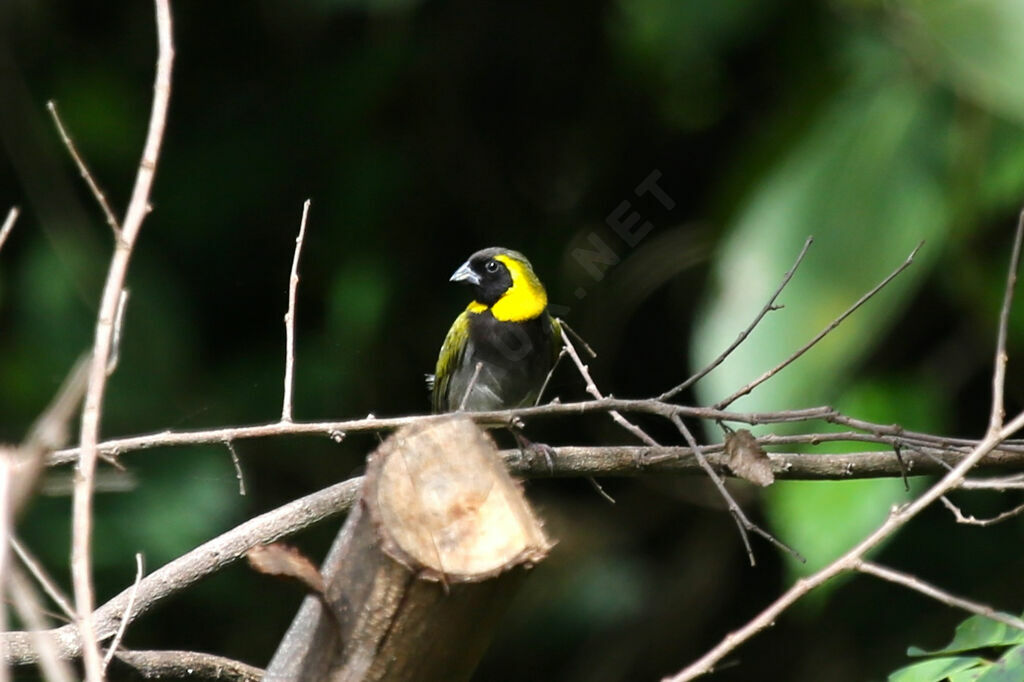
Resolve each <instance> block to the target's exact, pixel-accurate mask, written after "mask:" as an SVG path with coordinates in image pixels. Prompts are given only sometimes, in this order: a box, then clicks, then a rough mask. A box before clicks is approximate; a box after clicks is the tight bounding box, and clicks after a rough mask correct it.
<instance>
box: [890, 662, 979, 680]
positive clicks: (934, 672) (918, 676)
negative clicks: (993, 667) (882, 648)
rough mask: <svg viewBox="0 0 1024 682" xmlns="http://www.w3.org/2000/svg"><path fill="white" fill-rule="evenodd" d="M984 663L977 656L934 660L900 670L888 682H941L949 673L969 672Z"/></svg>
mask: <svg viewBox="0 0 1024 682" xmlns="http://www.w3.org/2000/svg"><path fill="white" fill-rule="evenodd" d="M984 662H985V659H983V658H979V657H977V656H956V657H953V658H936V659H932V660H929V661H922V662H920V663H914V664H913V665H908V666H907V667H905V668H900V669H899V670H897V671H896V672H894V673H892V674H890V675H889V682H942V680H945V679H946V678H948V677H949V676H950V674H951V673H956V672H960V671H963V670H970V669H973V668H975V667H977V666H978V665H979V664H982V663H984Z"/></svg>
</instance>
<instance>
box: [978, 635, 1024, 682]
mask: <svg viewBox="0 0 1024 682" xmlns="http://www.w3.org/2000/svg"><path fill="white" fill-rule="evenodd" d="M1021 680H1024V644H1021V645H1019V646H1015V647H1013V648H1012V649H1010V650H1009V651H1007V652H1006V653H1005V654H1003V655H1002V656H1000V657H999V660H998V661H996V662H995V663H993V664H992V665H991V666H989V668H988V670H986V671H985V672H983V673H982V674H981V675H980V676H979V677H978V680H977V682H1020V681H1021Z"/></svg>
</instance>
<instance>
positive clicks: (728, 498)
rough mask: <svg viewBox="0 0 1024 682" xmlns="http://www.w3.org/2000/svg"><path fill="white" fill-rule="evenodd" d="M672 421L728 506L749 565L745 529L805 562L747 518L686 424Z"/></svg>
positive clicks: (752, 561)
mask: <svg viewBox="0 0 1024 682" xmlns="http://www.w3.org/2000/svg"><path fill="white" fill-rule="evenodd" d="M672 423H673V424H675V426H676V428H677V429H679V433H681V434H682V435H683V438H684V439H685V440H686V442H687V444H688V445H689V446H690V449H691V450H692V451H693V455H694V457H696V459H697V463H698V464H699V465H700V467H701V468H702V469H703V470H704V471H705V473H707V475H708V476H709V477H710V478H711V481H712V482H713V483H714V484H715V487H716V488H718V492H719V494H721V496H722V498H723V499H724V500H725V502H726V504H727V505H728V506H729V513H730V514H732V517H733V519H734V520H735V521H736V526H737V527H738V528H739V529H740V537H742V538H743V544H744V546H745V547H746V548H747V557H748V558H749V559H750V565H751V566H754V565H756V564H757V561H755V559H754V550H753V548H752V547H751V546H750V538H749V537H748V536H747V531H753V532H755V533H757V534H758V535H760V536H761V537H763V538H764V539H765V540H767V541H768V542H770V543H772V544H773V545H775V546H776V547H778V548H779V549H781V550H784V551H786V552H789V553H790V554H792V555H793V556H794V557H795V558H796V560H797V561H800V562H801V563H806V561H807V559H805V558H804V557H803V555H802V554H800V552H798V551H796V550H795V549H793V548H792V547H790V546H789V545H787V544H786V543H784V542H782V541H781V540H779V539H778V538H776V537H775V536H774V535H772V534H771V533H769V532H768V531H766V530H764V529H763V528H761V527H760V526H758V525H757V524H756V523H754V522H752V521H751V520H750V519H748V518H747V515H746V514H744V513H743V509H742V508H741V507H740V505H739V504H737V503H736V500H734V499H733V497H732V495H730V494H729V491H728V490H726V488H725V483H723V482H722V477H721V476H719V475H718V473H717V472H716V471H715V470H714V468H712V466H711V465H710V464H708V460H707V458H705V457H704V453H702V452H701V447H700V446H699V445H697V439H696V438H694V437H693V433H691V432H690V429H688V428H687V427H686V424H685V423H684V422H683V420H682V419H680V418H679V415H675V416H673V417H672Z"/></svg>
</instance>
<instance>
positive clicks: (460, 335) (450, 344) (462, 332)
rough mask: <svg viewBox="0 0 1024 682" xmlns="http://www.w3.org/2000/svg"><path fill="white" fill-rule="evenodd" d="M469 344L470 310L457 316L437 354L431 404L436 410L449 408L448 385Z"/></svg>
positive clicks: (443, 410) (442, 410)
mask: <svg viewBox="0 0 1024 682" xmlns="http://www.w3.org/2000/svg"><path fill="white" fill-rule="evenodd" d="M468 345H469V312H468V311H463V312H462V314H461V315H459V316H458V317H456V318H455V322H453V323H452V326H451V328H450V329H449V330H448V334H447V335H446V336H445V337H444V343H443V344H441V353H440V354H439V355H438V356H437V369H436V371H435V373H434V385H433V389H434V393H433V395H432V397H431V405H432V406H433V410H434V412H445V411H447V409H448V406H447V404H446V403H447V399H448V386H449V384H450V383H451V380H452V375H454V374H455V372H456V371H457V370H458V368H459V366H460V365H461V364H462V358H463V356H464V355H465V354H466V346H468Z"/></svg>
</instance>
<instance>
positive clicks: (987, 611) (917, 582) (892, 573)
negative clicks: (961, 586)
mask: <svg viewBox="0 0 1024 682" xmlns="http://www.w3.org/2000/svg"><path fill="white" fill-rule="evenodd" d="M853 568H854V569H856V570H858V571H860V572H861V573H867V574H868V575H873V576H875V577H876V578H881V579H882V580H888V581H889V582H891V583H896V584H897V585H902V586H903V587H906V588H909V589H911V590H914V591H915V592H920V593H921V594H923V595H925V596H928V597H931V598H932V599H934V600H936V601H940V602H942V603H943V604H947V605H949V606H952V607H954V608H958V609H963V610H964V611H968V612H970V613H973V614H975V615H978V616H984V617H986V618H990V619H992V620H994V621H998V622H1000V623H1002V624H1004V625H1009V626H1010V627H1011V628H1018V629H1021V630H1024V620H1021V619H1020V618H1017V617H1016V616H1011V615H1008V614H1005V613H1002V612H1000V611H996V610H995V609H993V608H992V607H991V606H985V605H984V604H979V603H978V602H974V601H971V600H969V599H964V598H963V597H957V596H956V595H953V594H950V593H949V592H946V591H945V590H943V589H941V588H938V587H935V586H934V585H931V584H929V583H926V582H925V581H923V580H921V579H920V578H918V577H917V576H915V575H910V574H909V573H903V572H902V571H897V570H895V569H892V568H888V567H886V566H880V565H879V564H876V563H874V562H871V561H856V562H854V565H853Z"/></svg>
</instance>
